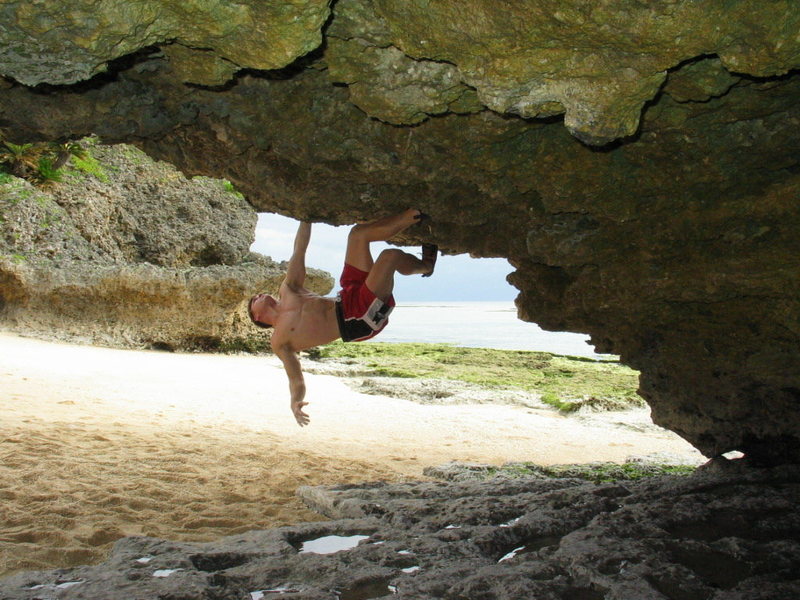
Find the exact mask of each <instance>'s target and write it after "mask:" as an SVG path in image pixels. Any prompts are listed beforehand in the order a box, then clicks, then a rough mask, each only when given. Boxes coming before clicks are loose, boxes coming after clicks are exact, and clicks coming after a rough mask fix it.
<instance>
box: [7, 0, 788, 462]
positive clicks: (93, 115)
mask: <svg viewBox="0 0 800 600" xmlns="http://www.w3.org/2000/svg"><path fill="white" fill-rule="evenodd" d="M0 15H1V17H0V23H2V24H1V25H0V40H2V42H0V74H2V75H3V78H2V79H0V126H1V127H2V128H3V129H4V132H5V135H6V136H7V139H9V140H15V141H18V142H22V141H25V142H28V141H34V140H55V139H67V138H72V137H77V136H85V135H89V134H96V135H98V136H99V137H100V138H101V139H102V140H103V141H104V142H108V143H111V142H127V143H132V144H135V145H138V146H139V147H140V148H142V149H143V150H145V151H146V152H147V153H148V154H150V155H151V156H153V157H156V158H158V159H162V160H166V161H169V162H171V163H172V164H174V165H176V166H177V167H178V168H179V169H181V170H182V171H184V172H185V173H187V174H204V175H211V176H216V177H224V178H227V179H228V180H230V181H231V182H233V183H234V184H235V185H236V187H237V188H238V189H240V190H241V191H242V192H243V193H244V194H245V196H246V197H247V199H248V200H249V202H250V203H251V204H252V205H253V206H254V207H255V208H257V209H258V210H260V211H273V212H279V213H282V214H286V215H291V216H294V217H297V218H301V219H307V220H313V221H324V222H327V223H332V224H343V223H352V222H354V221H356V220H358V219H364V218H371V217H376V216H381V215H384V214H388V213H390V212H393V211H396V210H398V209H402V208H405V207H408V206H418V207H420V208H422V209H424V210H425V211H426V212H428V213H430V214H431V215H432V216H433V217H434V221H433V223H434V224H433V226H432V232H433V237H434V238H435V241H436V242H438V243H439V244H440V246H441V247H442V248H443V249H445V250H446V251H447V252H451V253H462V252H469V253H471V254H473V255H475V256H494V257H500V256H502V257H506V258H508V259H509V261H510V262H511V263H512V265H513V266H514V267H515V268H516V271H515V272H514V273H513V274H512V275H511V276H510V280H511V282H512V283H513V284H514V285H515V286H516V287H517V288H518V289H519V291H520V294H519V297H518V299H517V305H518V308H519V311H520V315H521V317H522V318H524V319H526V320H531V321H535V322H537V323H539V324H541V325H542V326H544V327H546V328H549V329H558V330H569V331H578V332H585V333H589V334H590V335H591V336H592V341H593V342H594V344H595V345H596V346H597V347H598V348H599V349H600V350H601V351H603V352H613V353H616V354H619V355H620V356H621V357H622V360H623V362H625V363H626V364H629V365H631V366H633V367H635V368H637V369H639V370H640V371H641V373H642V376H641V389H640V393H641V394H642V395H643V397H644V398H645V399H646V400H647V402H648V403H649V404H650V405H651V407H652V409H653V416H654V419H655V420H656V422H658V423H659V424H661V425H663V426H665V427H668V428H670V429H672V430H674V431H676V432H678V433H679V434H680V435H682V436H683V437H685V438H686V439H687V440H689V441H690V442H691V443H693V444H694V445H695V446H697V447H698V448H699V449H700V450H701V451H703V452H704V453H705V454H706V455H708V456H713V455H716V454H719V453H722V452H726V451H729V450H734V449H736V450H742V451H744V452H745V453H747V454H749V455H750V456H753V457H757V458H760V459H762V460H764V461H766V462H772V463H775V462H785V461H793V462H796V461H797V459H798V458H799V457H800V428H799V427H798V423H800V419H798V412H799V411H800V382H798V374H800V350H798V348H799V347H800V344H798V342H799V341H800V339H799V338H800V300H799V298H800V294H799V293H798V292H800V289H798V288H800V277H798V271H799V269H798V266H799V265H798V256H800V241H798V236H797V234H796V232H797V230H798V225H800V222H799V221H800V210H798V202H797V199H798V191H800V135H798V124H800V102H798V99H800V75H798V73H797V71H796V69H797V68H798V67H799V66H800V37H798V35H797V31H798V30H800V7H798V6H797V5H796V4H794V3H792V2H788V1H773V2H763V1H757V0H735V1H730V0H725V1H723V0H708V1H706V2H696V1H694V0H659V1H656V2H646V3H644V2H637V1H634V0H613V1H612V0H607V1H603V2H585V1H583V0H569V1H566V2H551V1H549V0H515V1H513V2H504V3H498V2H493V1H490V0H475V1H472V2H468V3H464V2H455V1H453V0H419V1H415V2H408V1H406V0H403V1H401V0H372V1H367V0H339V1H337V2H328V1H326V0H292V1H290V2H286V1H277V0H271V1H268V0H239V1H237V2H235V3H233V2H227V1H221V0H212V1H208V2H204V3H186V2H175V1H173V0H146V1H143V2H137V3H130V2H126V1H123V0H109V1H107V2H102V3H97V2H93V1H92V2H90V1H88V0H76V1H74V2H70V3H38V2H37V3H31V2H22V1H12V0H3V1H2V2H0ZM409 241H419V240H413V239H410V240H409Z"/></svg>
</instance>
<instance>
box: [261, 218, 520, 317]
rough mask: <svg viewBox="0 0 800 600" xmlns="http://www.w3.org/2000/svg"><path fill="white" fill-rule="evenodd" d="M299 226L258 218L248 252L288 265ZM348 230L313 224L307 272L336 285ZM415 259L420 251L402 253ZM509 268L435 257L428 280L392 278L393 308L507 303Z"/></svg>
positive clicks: (463, 257)
mask: <svg viewBox="0 0 800 600" xmlns="http://www.w3.org/2000/svg"><path fill="white" fill-rule="evenodd" d="M297 225H298V222H297V221H295V220H294V219H289V218H287V217H283V216H280V215H274V214H270V213H259V215H258V225H257V226H256V239H255V242H254V243H253V245H252V246H251V250H252V251H253V252H258V253H260V254H264V255H266V256H270V257H272V259H273V260H276V261H282V260H289V257H290V256H291V251H292V245H293V243H294V235H295V232H296V231H297ZM349 229H350V228H349V227H348V226H343V227H332V226H330V225H325V224H322V223H315V224H314V225H313V227H312V230H311V243H310V244H309V247H308V252H307V253H306V266H307V267H314V268H317V269H322V270H323V271H328V272H329V273H331V274H332V275H333V276H334V277H335V278H336V280H337V281H338V279H339V275H340V274H341V271H342V265H343V264H344V251H345V246H346V245H347V232H348V231H349ZM388 247H390V246H388V245H387V244H383V243H378V242H376V243H373V244H372V255H373V256H378V253H379V252H380V251H381V250H382V249H383V248H388ZM405 250H406V251H407V252H411V253H415V254H417V255H418V256H419V252H420V249H419V248H406V249H405ZM511 271H513V267H512V266H511V265H509V264H508V261H507V260H505V259H503V258H471V257H470V256H469V255H467V254H459V255H456V256H449V255H447V256H441V255H440V256H439V259H438V261H437V262H436V270H435V272H434V274H433V276H432V277H422V276H420V275H412V276H409V277H403V276H402V275H398V276H397V277H396V278H395V288H394V296H395V298H396V300H397V302H398V303H400V304H402V303H408V302H429V301H450V302H461V301H509V302H512V301H513V300H514V298H515V297H516V295H517V290H516V288H514V287H512V286H511V285H510V284H509V283H508V282H507V281H506V275H508V274H509V273H510V272H511Z"/></svg>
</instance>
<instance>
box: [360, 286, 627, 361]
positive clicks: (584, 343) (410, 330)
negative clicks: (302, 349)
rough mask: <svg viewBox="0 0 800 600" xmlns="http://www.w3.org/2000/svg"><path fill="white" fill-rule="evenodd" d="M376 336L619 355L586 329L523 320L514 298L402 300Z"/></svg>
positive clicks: (592, 355)
mask: <svg viewBox="0 0 800 600" xmlns="http://www.w3.org/2000/svg"><path fill="white" fill-rule="evenodd" d="M373 341H374V342H386V343H413V342H417V343H434V344H437V343H438V344H451V345H454V346H461V347H466V348H494V349H497V350H528V351H536V352H550V353H552V354H560V355H564V356H578V357H582V358H592V359H595V360H616V359H617V358H618V357H617V356H615V355H611V354H600V353H597V352H595V350H594V347H593V346H592V345H591V344H590V343H589V336H588V335H585V334H580V333H572V332H554V331H546V330H544V329H542V328H541V327H539V326H538V325H536V324H535V323H528V322H526V321H521V320H520V319H519V318H517V309H516V306H515V304H514V301H513V300H419V301H414V300H410V301H405V302H400V303H398V304H397V306H396V307H395V309H394V311H392V314H391V315H390V317H389V326H388V327H387V328H386V329H385V330H384V331H383V332H381V334H380V335H379V336H377V337H376V338H374V339H373Z"/></svg>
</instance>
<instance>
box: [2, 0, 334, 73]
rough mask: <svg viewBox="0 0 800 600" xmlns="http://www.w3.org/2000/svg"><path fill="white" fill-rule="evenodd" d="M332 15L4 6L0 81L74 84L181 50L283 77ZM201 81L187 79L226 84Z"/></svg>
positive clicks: (281, 3) (237, 8)
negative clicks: (162, 50) (126, 61)
mask: <svg viewBox="0 0 800 600" xmlns="http://www.w3.org/2000/svg"><path fill="white" fill-rule="evenodd" d="M328 14H329V9H328V2H327V1H326V0H290V1H288V2H287V1H285V0H273V1H267V2H264V1H263V0H241V1H238V2H235V3H232V2H226V1H224V0H212V1H210V2H209V1H202V2H198V1H189V2H186V1H176V0H145V1H142V2H134V3H132V2H129V1H128V0H105V1H103V2H94V1H89V0H86V1H83V0H79V1H76V2H50V3H43V2H35V3H31V2H27V1H11V0H3V2H0V15H2V18H0V41H1V43H0V73H2V74H3V75H6V76H8V77H12V78H14V79H15V80H17V81H19V82H20V83H23V84H25V85H36V84H38V83H51V84H59V85H64V84H70V83H75V82H78V81H81V80H83V79H88V78H90V77H92V76H93V75H96V74H97V73H101V72H103V71H104V70H105V69H106V65H107V63H108V62H109V61H111V60H114V59H117V58H119V57H121V56H124V55H126V54H130V53H134V52H137V51H139V50H141V49H143V48H147V47H149V46H154V45H159V44H169V43H173V42H177V43H179V44H181V45H182V46H184V47H186V48H187V49H188V48H196V49H198V58H197V62H205V63H206V64H207V65H208V64H211V63H219V62H221V61H223V60H224V61H227V62H228V63H231V64H234V65H237V66H238V67H240V68H244V67H249V68H257V69H278V68H281V67H283V66H285V65H287V64H289V63H290V62H292V61H293V60H294V59H295V58H297V57H298V56H302V55H303V54H306V53H308V52H310V51H311V50H313V49H314V48H316V47H317V46H319V44H320V42H321V39H322V38H321V32H320V30H321V28H322V25H323V23H324V22H325V19H327V17H328ZM209 53H213V54H209ZM200 55H204V57H203V58H202V59H201V58H200ZM197 79H198V77H197V76H196V75H192V74H191V73H187V79H186V81H191V82H193V83H205V84H212V83H214V82H216V83H219V82H220V79H221V77H220V76H219V75H217V77H214V78H211V79H206V80H203V81H198V80H197ZM223 83H224V82H223Z"/></svg>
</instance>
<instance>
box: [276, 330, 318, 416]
mask: <svg viewBox="0 0 800 600" xmlns="http://www.w3.org/2000/svg"><path fill="white" fill-rule="evenodd" d="M275 354H276V355H277V356H278V358H280V359H281V362H282V363H283V369H284V370H285V371H286V375H287V377H288V378H289V395H290V396H291V399H290V405H291V408H292V413H293V414H294V418H295V419H296V420H297V424H298V425H300V427H303V426H304V425H308V423H309V421H310V419H309V416H308V415H307V414H306V413H304V412H303V407H304V406H306V405H307V404H308V402H303V398H305V397H306V381H305V379H304V378H303V369H302V367H301V366H300V359H298V358H297V354H296V353H295V352H294V350H292V348H291V346H289V345H284V346H280V347H279V348H276V349H275Z"/></svg>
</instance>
